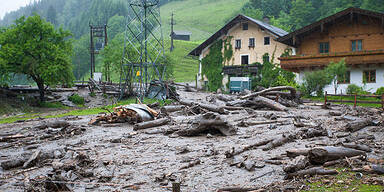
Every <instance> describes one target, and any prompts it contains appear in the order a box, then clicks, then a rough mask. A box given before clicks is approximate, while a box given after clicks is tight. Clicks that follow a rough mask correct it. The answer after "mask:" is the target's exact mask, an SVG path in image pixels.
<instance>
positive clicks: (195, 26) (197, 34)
mask: <svg viewBox="0 0 384 192" xmlns="http://www.w3.org/2000/svg"><path fill="white" fill-rule="evenodd" d="M246 2H248V1H246V0H220V1H218V0H183V1H172V2H169V3H167V4H165V5H163V6H161V7H160V12H161V19H162V24H163V31H164V34H166V36H168V34H170V30H171V27H170V23H171V14H172V12H173V13H174V14H175V16H174V19H175V22H176V25H175V30H180V31H190V32H192V36H191V39H192V40H205V39H207V38H208V37H209V36H211V35H212V34H213V33H214V32H216V31H217V30H219V29H220V28H221V27H223V25H224V24H225V23H226V22H227V21H228V20H229V19H230V18H232V17H234V16H235V15H237V14H238V13H240V9H241V8H242V7H243V5H244V4H245V3H246Z"/></svg>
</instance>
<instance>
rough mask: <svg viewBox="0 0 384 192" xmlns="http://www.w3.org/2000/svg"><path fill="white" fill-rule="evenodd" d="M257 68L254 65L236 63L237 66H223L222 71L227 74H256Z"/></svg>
mask: <svg viewBox="0 0 384 192" xmlns="http://www.w3.org/2000/svg"><path fill="white" fill-rule="evenodd" d="M257 71H258V68H257V66H256V65H237V66H224V67H223V73H224V74H227V75H237V76H241V75H248V74H250V75H256V74H257Z"/></svg>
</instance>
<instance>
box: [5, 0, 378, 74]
mask: <svg viewBox="0 0 384 192" xmlns="http://www.w3.org/2000/svg"><path fill="white" fill-rule="evenodd" d="M173 1H179V3H180V2H181V3H183V2H185V6H188V4H187V2H190V0H160V1H159V5H160V6H165V5H167V4H169V3H171V2H173ZM222 1H226V0H222ZM198 2H199V4H200V5H205V4H206V5H207V9H208V10H209V9H210V7H209V5H211V4H212V2H214V0H198ZM348 7H359V8H363V9H368V10H373V11H378V12H383V11H384V0H249V1H246V2H244V4H243V6H242V8H241V9H239V10H238V11H236V12H235V14H239V13H242V14H245V15H248V16H250V17H253V18H255V19H260V20H261V19H263V17H269V18H270V21H271V24H272V25H275V26H277V27H280V28H282V29H284V30H286V31H289V32H291V31H294V30H296V29H299V28H301V27H303V26H305V25H308V24H310V23H312V22H314V21H316V20H319V19H321V18H324V17H327V16H329V15H331V14H334V13H336V12H338V11H341V10H343V9H345V8H348ZM181 9H182V8H181ZM228 9H230V7H229V8H228ZM34 13H37V14H38V15H40V16H41V17H43V18H45V19H46V20H47V21H49V22H51V23H52V24H53V25H54V26H55V27H62V28H63V29H65V30H69V31H70V32H71V33H72V38H73V56H72V64H73V72H74V75H75V78H76V79H82V78H84V77H85V76H87V75H88V70H89V65H90V59H89V58H90V56H89V24H90V23H92V24H105V23H107V24H108V33H109V35H108V36H109V37H108V38H109V42H110V43H109V46H108V48H107V49H105V51H104V52H102V54H101V55H99V57H97V59H96V60H97V66H99V68H102V65H103V62H106V61H108V62H109V63H119V62H118V60H120V59H121V57H120V55H121V54H120V53H121V51H122V47H123V43H122V41H123V37H124V34H123V32H124V30H125V28H124V25H125V16H127V15H130V14H132V13H130V11H129V1H127V0H66V1H63V0H37V1H34V2H33V3H31V4H29V5H27V6H26V7H22V8H20V9H19V10H17V11H13V12H10V13H7V14H6V15H5V16H4V18H3V19H2V20H0V26H9V25H11V24H13V23H14V21H15V20H16V19H18V18H20V17H21V16H23V15H24V16H27V17H28V16H31V15H33V14H34ZM161 14H166V15H170V14H171V13H161ZM196 17H197V19H201V20H203V19H204V18H198V17H199V14H198V13H196ZM226 17H227V18H225V20H226V21H228V20H230V19H231V18H232V17H234V15H227V16H226ZM163 22H168V21H163ZM179 22H180V23H181V22H183V21H179ZM213 22H214V21H213ZM215 24H216V25H212V29H211V30H209V31H208V32H209V33H214V32H215V31H216V30H217V29H218V28H220V27H221V26H220V25H222V23H219V22H217V23H215ZM190 25H193V24H190ZM196 28H199V25H198V24H197V25H196ZM163 30H164V29H163ZM209 33H208V34H209ZM165 37H166V40H167V39H168V38H169V37H168V35H165ZM198 38H199V39H195V40H197V42H201V41H203V40H205V39H206V38H207V36H199V37H198ZM171 57H172V55H171ZM115 68H116V70H118V68H119V67H115ZM116 70H115V71H116ZM116 73H118V72H116ZM21 79H22V78H21Z"/></svg>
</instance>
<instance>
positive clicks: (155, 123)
mask: <svg viewBox="0 0 384 192" xmlns="http://www.w3.org/2000/svg"><path fill="white" fill-rule="evenodd" d="M169 121H170V120H169V119H168V118H161V119H156V120H153V121H146V122H142V123H138V124H136V125H135V127H134V128H133V130H135V131H137V130H140V129H147V128H151V127H157V126H162V125H165V124H167V123H168V122H169Z"/></svg>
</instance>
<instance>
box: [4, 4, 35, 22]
mask: <svg viewBox="0 0 384 192" xmlns="http://www.w3.org/2000/svg"><path fill="white" fill-rule="evenodd" d="M30 1H31V0H0V19H2V18H3V17H4V15H5V13H7V12H11V11H15V10H17V9H18V8H19V7H22V6H25V5H27V4H28V3H29V2H30Z"/></svg>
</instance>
